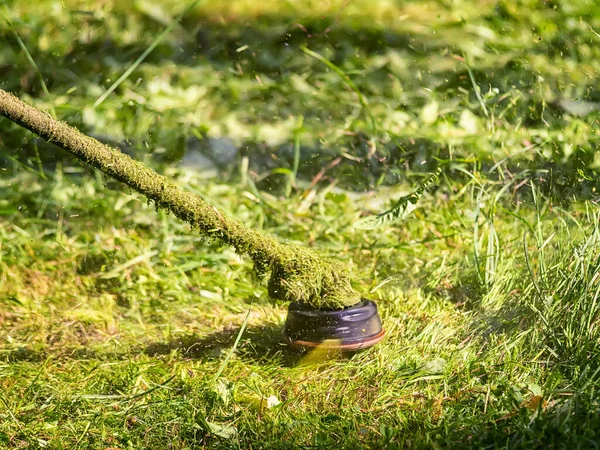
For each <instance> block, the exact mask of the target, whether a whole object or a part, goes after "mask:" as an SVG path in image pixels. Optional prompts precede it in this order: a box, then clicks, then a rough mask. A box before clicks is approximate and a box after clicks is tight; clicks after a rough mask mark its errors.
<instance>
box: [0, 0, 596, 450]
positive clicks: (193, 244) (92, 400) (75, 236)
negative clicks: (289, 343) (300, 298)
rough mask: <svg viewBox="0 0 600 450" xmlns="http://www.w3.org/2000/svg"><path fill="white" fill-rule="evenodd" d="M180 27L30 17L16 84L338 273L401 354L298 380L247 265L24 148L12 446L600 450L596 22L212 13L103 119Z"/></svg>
mask: <svg viewBox="0 0 600 450" xmlns="http://www.w3.org/2000/svg"><path fill="white" fill-rule="evenodd" d="M185 7H186V2H183V1H174V0H173V1H168V2H164V1H162V2H150V1H140V2H112V1H108V2H102V3H100V2H92V1H75V0H69V1H64V2H62V3H61V2H55V1H50V0H44V1H43V2H41V3H40V2H28V3H26V2H19V1H15V0H13V1H7V2H5V4H4V5H3V6H0V11H2V12H1V13H0V14H2V15H4V14H6V17H7V18H8V19H9V20H10V23H11V24H12V26H13V27H14V31H13V29H11V27H10V26H9V25H8V24H7V23H5V22H2V23H0V75H1V79H2V82H1V83H2V84H1V86H2V88H3V89H7V90H11V91H13V92H15V93H17V94H18V95H20V96H21V97H22V98H24V99H27V100H28V101H30V102H32V103H34V104H36V105H37V106H40V107H42V108H45V109H48V110H49V109H50V106H51V105H52V106H53V107H54V109H55V111H56V115H57V116H58V117H59V118H61V119H62V120H67V121H68V122H69V123H71V124H73V125H76V126H78V127H80V128H81V129H82V130H83V131H85V132H88V133H92V134H95V135H100V136H102V137H103V139H104V140H107V141H113V142H117V143H120V145H121V147H122V148H123V149H124V150H126V151H127V152H129V153H131V154H133V155H135V156H136V157H137V158H139V159H141V160H144V161H145V162H147V163H149V164H151V165H153V166H154V167H156V168H157V169H158V170H160V171H161V172H163V173H165V174H167V175H168V176H171V177H173V179H175V180H176V181H177V182H178V183H179V184H180V185H182V186H184V187H185V188H187V189H189V190H191V191H193V192H196V193H198V194H200V195H202V196H203V198H205V199H206V200H208V201H209V202H211V203H212V204H214V205H215V206H218V207H220V208H223V209H224V210H226V211H228V212H229V213H231V214H232V215H233V216H234V217H236V218H238V219H239V220H241V221H243V222H244V223H245V224H247V225H249V226H252V227H255V228H257V229H260V230H262V231H264V232H265V233H268V234H270V235H274V236H277V237H278V238H280V239H282V240H289V241H293V242H298V243H302V244H304V245H308V246H311V247H313V248H315V249H317V250H318V251H319V252H320V253H321V254H323V255H325V256H328V257H331V258H336V259H338V260H340V261H343V262H344V263H345V264H346V265H347V267H348V271H349V272H350V274H351V275H352V278H353V280H354V282H355V287H356V288H357V289H358V290H359V291H360V292H362V293H363V294H364V295H365V296H366V297H368V298H372V299H374V300H376V301H377V303H378V306H379V308H380V312H381V315H382V318H383V321H384V325H385V328H386V331H387V338H386V340H385V341H384V342H382V343H381V344H379V345H378V346H376V347H374V348H372V349H370V350H367V351H365V352H362V353H358V354H355V355H339V354H326V353H323V352H321V351H316V352H313V353H311V354H299V353H295V352H292V351H291V350H290V349H288V348H287V347H286V346H284V345H283V344H282V343H281V339H280V338H281V331H282V326H283V323H284V320H285V315H286V306H287V305H285V304H281V303H273V302H272V301H271V300H269V299H268V298H267V294H266V287H265V282H264V280H260V279H257V277H256V276H255V275H254V274H253V273H252V270H251V263H250V261H248V260H247V259H245V258H240V257H238V256H236V255H235V254H233V253H232V251H231V249H228V248H222V247H221V246H219V245H218V244H217V243H214V242H210V241H207V240H204V239H202V238H200V237H199V236H198V235H197V234H196V233H194V232H193V231H191V230H190V229H189V227H188V226H187V225H185V224H183V223H180V222H178V221H177V220H176V219H174V218H173V217H171V216H168V215H166V214H165V213H164V212H162V211H158V212H156V211H155V210H154V208H153V207H151V206H149V205H147V203H146V201H145V199H143V198H141V197H139V196H137V195H134V194H132V193H131V192H129V191H128V190H127V189H126V188H124V187H123V186H121V185H120V184H118V183H117V182H114V181H111V180H107V179H104V178H103V177H102V176H101V175H100V174H98V173H95V172H93V171H91V170H89V169H87V168H83V167H82V166H81V165H80V164H78V163H76V162H75V161H72V160H71V159H70V158H69V157H67V155H66V154H65V153H63V152H61V151H60V150H58V149H55V148H53V147H52V146H49V145H47V144H44V143H42V142H39V141H38V140H36V139H35V138H34V137H33V136H31V135H30V134H28V133H26V132H25V131H23V130H21V129H19V128H18V127H16V126H13V125H11V124H9V123H8V122H7V121H0V130H1V132H0V161H1V162H0V391H1V397H0V399H1V401H0V448H5V447H6V448H42V447H43V448H52V449H61V448H63V449H66V448H98V449H107V448H119V449H126V448H136V449H137V448H147V449H158V448H173V449H184V448H203V447H207V448H297V447H300V448H307V447H316V448H358V447H371V448H412V447H424V448H439V447H458V448H460V447H465V448H473V447H475V448H496V447H505V448H519V447H524V448H531V447H544V448H546V447H554V448H565V447H573V448H596V447H598V445H599V443H600V433H599V432H598V431H597V430H600V402H599V400H598V394H597V390H598V389H599V388H600V352H599V346H598V342H599V339H600V326H599V324H600V321H599V320H600V306H599V300H598V297H599V295H600V287H599V286H600V284H599V283H600V267H599V263H598V261H599V257H600V224H599V220H600V215H599V211H598V207H597V189H598V188H600V186H599V183H598V181H597V180H598V173H597V166H598V161H599V159H598V157H597V151H596V147H597V145H598V136H599V135H598V126H597V119H598V113H597V112H591V113H589V114H576V113H575V112H576V111H574V110H573V109H569V107H568V105H567V106H565V105H566V104H565V103H562V102H561V101H563V100H575V101H576V102H578V103H576V106H578V107H579V108H580V109H581V108H584V109H585V108H587V107H588V106H589V105H588V104H586V103H584V102H597V101H598V100H599V97H600V93H599V91H598V88H597V79H598V73H599V70H600V63H599V61H600V58H599V57H600V54H599V50H598V49H599V48H600V47H599V46H598V41H599V40H600V38H599V37H598V34H597V32H598V31H599V30H600V17H599V16H598V14H597V12H596V9H597V8H596V7H595V4H594V3H593V2H585V1H583V0H579V1H575V2H566V1H564V2H561V1H557V2H552V3H541V2H534V1H523V2H512V1H503V2H496V3H494V2H484V1H481V2H463V1H458V2H444V1H441V0H439V1H430V2H412V3H410V2H408V3H404V4H402V5H400V6H398V5H396V4H395V3H394V2H387V1H380V2H367V1H358V0H357V1H354V2H343V1H336V2H309V3H308V4H307V2H301V3H300V2H295V1H289V2H267V3H266V4H265V6H260V4H259V2H246V1H242V2H235V3H234V5H233V6H232V5H231V2H211V3H210V4H208V3H207V4H206V5H203V4H201V5H200V6H199V7H198V8H195V9H194V10H192V11H191V12H190V13H189V14H187V15H186V16H185V17H184V18H183V20H182V21H181V24H180V25H174V26H173V31H172V32H171V33H170V34H169V35H168V36H166V38H165V39H164V40H163V41H162V42H161V43H159V45H157V47H156V48H155V50H154V51H153V52H151V53H150V54H149V55H148V57H147V58H146V59H145V60H144V62H143V63H142V64H140V65H139V66H138V67H137V68H135V70H133V72H132V73H131V75H130V76H129V77H127V78H126V79H125V80H124V81H123V82H122V83H121V84H120V85H119V86H118V87H117V88H116V90H115V92H114V93H112V94H111V95H110V96H108V97H107V98H106V99H105V100H104V101H103V102H102V103H101V104H99V105H98V106H97V107H96V108H94V107H93V105H94V103H95V102H96V101H97V99H98V98H100V97H101V96H102V94H103V92H105V90H106V89H108V88H109V87H110V86H111V85H112V84H113V83H114V82H115V80H117V79H118V78H119V76H121V75H122V74H123V73H124V72H125V71H126V70H127V69H128V68H130V67H132V64H133V63H134V62H135V61H136V59H137V58H138V57H139V56H140V55H141V54H142V53H143V52H144V51H145V50H146V49H147V48H149V46H150V45H151V44H152V42H153V40H154V39H155V38H156V36H158V35H159V33H160V32H161V31H162V30H163V29H164V28H165V27H166V26H169V25H170V24H171V23H172V21H173V20H174V19H175V17H177V15H178V14H179V13H180V12H181V11H182V10H183V9H184V8H185ZM2 8H4V9H2ZM42 11H44V13H43V14H42ZM15 32H16V33H17V34H18V36H19V37H20V40H21V43H22V45H21V43H20V42H19V41H18V40H16V37H15V36H16V35H15ZM23 46H24V47H25V48H26V49H27V52H24V51H23ZM304 47H306V48H307V49H308V50H309V52H306V51H303V50H302V49H303V48H304ZM310 52H315V54H316V55H318V56H320V58H319V57H314V54H311V53H310ZM28 55H29V56H28ZM311 55H313V56H311ZM31 61H34V62H35V65H32V64H31ZM36 66H37V69H36V68H35V67H36ZM40 74H41V76H42V77H43V79H44V82H45V85H46V86H47V90H48V94H45V93H44V90H43V87H42V85H41V84H40V82H39V77H40ZM348 81H350V83H348ZM357 93H360V95H358V94H357ZM586 105H587V106H586ZM206 138H226V139H228V140H230V141H231V142H232V143H233V144H235V145H236V146H237V147H238V148H240V149H241V150H240V152H239V154H237V155H236V157H235V158H234V161H233V162H230V163H228V164H226V165H225V166H223V165H222V166H219V167H218V168H217V170H218V176H216V177H208V176H207V175H206V173H198V172H195V171H193V170H189V169H185V168H182V167H179V166H178V161H179V160H180V159H181V158H182V156H183V155H184V154H186V153H188V154H189V153H191V152H193V151H194V149H197V148H204V147H202V146H204V145H206V140H205V139H206ZM205 150H206V149H205ZM208 156H209V157H210V156H211V155H210V153H208ZM436 159H437V160H441V161H443V162H444V163H445V164H446V163H447V164H446V165H445V166H444V167H445V170H444V172H443V174H442V176H441V177H440V185H439V187H438V188H437V189H432V190H430V191H429V192H428V193H426V194H425V195H424V197H423V198H422V199H421V201H420V208H419V209H418V210H417V211H415V212H414V213H413V215H412V216H411V218H409V219H407V220H406V221H404V222H401V223H399V224H394V225H392V226H388V227H386V228H383V229H381V230H374V231H363V230H357V229H355V228H353V226H352V224H353V223H355V222H356V221H357V220H358V219H359V218H361V217H364V216H366V215H367V214H372V213H377V212H381V211H384V210H386V209H388V208H389V206H391V205H392V204H393V203H394V200H396V199H398V198H399V197H400V196H401V195H403V194H405V193H406V192H408V191H409V190H410V189H414V188H415V187H416V186H417V185H418V184H419V183H420V182H422V181H423V180H424V179H425V178H426V176H427V175H428V173H429V172H431V171H433V169H434V168H435V167H436V166H437V165H438V164H439V162H438V161H436ZM248 311H250V312H249V313H248ZM238 338H239V340H238Z"/></svg>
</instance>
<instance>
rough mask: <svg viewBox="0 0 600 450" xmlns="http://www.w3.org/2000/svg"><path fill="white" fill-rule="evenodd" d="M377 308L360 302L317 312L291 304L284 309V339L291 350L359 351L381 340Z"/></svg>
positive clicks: (367, 301) (381, 330) (297, 304)
mask: <svg viewBox="0 0 600 450" xmlns="http://www.w3.org/2000/svg"><path fill="white" fill-rule="evenodd" d="M384 335H385V331H384V330H383V328H382V327H381V319H380V318H379V314H378V313H377V305H376V304H375V303H373V302H372V301H370V300H364V299H363V300H362V301H360V302H359V303H357V304H356V305H353V306H350V307H348V308H345V309H338V310H318V309H313V308H311V307H309V306H307V305H304V304H302V303H296V302H293V303H291V304H290V306H289V309H288V316H287V320H286V322H285V330H284V340H285V342H286V343H288V344H290V345H291V346H293V347H298V348H313V347H328V348H332V349H339V350H359V349H364V348H369V347H372V346H373V345H375V344H377V343H378V342H379V341H381V340H382V339H383V337H384Z"/></svg>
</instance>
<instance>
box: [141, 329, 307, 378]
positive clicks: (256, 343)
mask: <svg viewBox="0 0 600 450" xmlns="http://www.w3.org/2000/svg"><path fill="white" fill-rule="evenodd" d="M239 332H240V327H232V328H228V329H225V330H221V331H216V332H214V333H210V334H208V335H205V336H200V335H197V334H187V335H184V336H181V337H177V338H176V339H174V340H172V341H168V342H153V343H150V344H148V345H147V346H146V348H145V349H144V353H145V354H146V355H148V356H158V355H168V354H171V353H172V352H177V353H178V354H179V355H180V356H181V357H183V358H190V359H210V358H221V357H223V356H224V355H226V354H227V353H228V352H229V351H230V349H231V348H232V347H233V345H234V344H235V340H236V338H237V336H238V334H239ZM282 336H283V326H282V325H280V324H276V323H267V324H264V325H260V326H248V327H247V328H246V330H245V331H244V334H243V335H242V338H241V340H240V342H239V344H238V346H237V348H236V355H237V357H238V358H241V359H243V360H245V361H248V362H252V363H261V362H267V361H268V362H269V364H276V365H281V366H285V367H292V366H295V365H296V364H297V363H298V361H299V360H300V359H301V358H302V356H303V355H304V353H303V352H302V351H298V350H294V349H292V348H291V347H289V346H288V345H286V344H285V343H284V342H283V340H282Z"/></svg>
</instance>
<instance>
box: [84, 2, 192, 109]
mask: <svg viewBox="0 0 600 450" xmlns="http://www.w3.org/2000/svg"><path fill="white" fill-rule="evenodd" d="M201 1H202V0H195V1H193V2H192V3H190V5H189V6H188V7H187V8H185V9H184V10H183V12H182V13H181V14H179V15H178V16H177V17H176V18H175V20H173V21H172V22H171V23H170V24H169V26H168V27H166V28H165V29H164V30H163V31H162V33H160V34H159V35H158V36H157V37H156V39H154V41H152V44H150V46H149V47H148V48H147V49H146V50H145V51H144V53H142V54H141V55H140V56H139V58H138V59H136V60H135V61H134V63H133V64H132V65H131V66H129V67H128V68H127V70H126V71H125V72H123V75H121V76H120V77H119V78H118V80H117V81H115V82H114V83H113V84H112V85H111V86H110V87H109V88H108V89H107V90H106V91H104V93H103V94H102V95H101V96H100V97H98V100H96V102H95V103H94V106H93V107H94V108H97V107H98V106H100V105H101V104H102V102H104V100H106V99H107V98H108V96H109V95H110V94H112V93H113V92H114V90H115V89H117V88H118V87H119V85H120V84H121V83H122V82H123V81H125V80H126V79H127V78H128V77H129V75H131V73H132V72H133V71H134V70H135V69H137V67H138V66H139V65H140V64H141V63H142V62H144V60H145V59H146V58H147V57H148V55H149V54H150V53H152V51H153V50H154V49H155V48H156V47H157V46H158V44H160V43H161V42H162V40H163V39H164V38H165V37H166V36H167V35H168V34H169V33H171V31H173V28H175V26H176V25H177V24H179V22H181V19H183V17H184V16H185V15H186V14H187V13H188V12H190V11H191V10H192V9H194V8H195V7H196V6H197V5H198V4H199V3H200V2H201Z"/></svg>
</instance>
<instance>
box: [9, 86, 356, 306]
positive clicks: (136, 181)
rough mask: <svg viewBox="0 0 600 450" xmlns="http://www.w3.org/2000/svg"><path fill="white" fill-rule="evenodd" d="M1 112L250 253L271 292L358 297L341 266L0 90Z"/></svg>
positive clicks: (312, 300)
mask: <svg viewBox="0 0 600 450" xmlns="http://www.w3.org/2000/svg"><path fill="white" fill-rule="evenodd" d="M0 114H2V115H3V116H5V117H7V118H8V119H10V120H12V121H13V122H15V123H17V124H18V125H20V126H22V127H24V128H26V129H28V130H30V131H32V132H34V133H36V134H37V135H39V136H41V137H42V138H44V139H46V140H47V141H48V142H51V143H53V144H55V145H57V146H59V147H61V148H63V149H65V150H67V151H68V152H69V153H71V154H73V155H74V156H76V157H77V158H79V159H81V160H82V161H84V162H86V163H87V164H89V165H91V166H93V167H95V168H96V169H98V170H100V171H102V172H104V173H105V174H107V175H109V176H111V177H113V178H115V179H117V180H119V181H121V182H123V183H125V184H127V185H128V186H130V187H131V188H133V189H135V190H136V191H138V192H139V193H141V194H143V195H145V196H146V197H147V198H148V199H149V200H152V201H154V202H155V203H156V205H157V206H158V207H160V208H164V209H166V210H168V211H170V212H172V213H173V214H175V216H177V217H178V218H179V219H181V220H184V221H186V222H188V223H189V224H190V225H191V226H192V227H193V228H197V229H198V230H199V231H200V232H201V233H203V234H205V235H206V236H209V237H211V238H216V239H218V240H220V241H221V242H223V243H225V244H228V245H231V246H233V247H234V248H235V249H236V251H237V252H238V253H240V254H247V255H249V256H250V258H252V260H253V261H254V265H255V268H256V269H257V270H258V271H259V272H267V271H270V278H269V295H270V296H271V297H273V298H275V299H281V300H286V301H298V302H303V303H308V304H310V305H312V306H313V307H315V308H321V309H339V308H343V307H345V306H350V305H353V304H356V303H357V302H358V301H359V300H360V294H359V293H358V292H356V291H355V290H354V289H353V288H352V286H351V284H350V279H349V277H348V275H347V274H346V273H345V272H344V269H343V267H341V266H340V265H338V264H336V263H334V262H332V261H327V260H324V259H322V258H320V257H319V256H318V255H317V254H316V253H314V252H313V251H311V250H309V249H307V248H304V247H300V246H296V245H286V244H282V243H280V242H278V241H276V240H274V239H272V238H270V237H267V236H263V235H261V234H260V233H258V232H256V231H255V230H252V229H250V228H248V227H246V226H244V225H242V224H241V223H239V222H237V221H235V220H233V219H232V218H230V217H228V216H227V215H226V214H225V213H223V212H221V211H219V210H218V209H217V208H215V207H214V206H212V205H210V204H208V203H206V202H205V201H204V200H202V199H201V198H200V197H198V196H197V195H194V194H191V193H189V192H186V191H184V190H183V189H181V188H180V187H178V186H177V185H175V184H174V183H172V182H171V181H169V180H168V179H167V178H165V177H164V176H162V175H159V174H158V173H156V172H155V171H153V170H152V169H150V168H149V167H147V166H146V165H144V164H142V163H141V162H139V161H136V160H134V159H132V158H130V157H129V156H128V155H125V154H123V153H121V152H120V151H119V150H117V149H115V148H111V147H109V146H107V145H105V144H102V143H101V142H99V141H97V140H95V139H93V138H90V137H89V136H86V135H84V134H83V133H81V132H80V131H78V130H77V129H75V128H73V127H71V126H69V125H67V124H66V123H64V122H59V121H57V120H55V119H53V118H52V117H50V115H49V114H47V113H45V112H43V111H40V110H38V109H36V108H34V107H32V106H29V105H27V104H26V103H24V102H22V101H21V100H19V99H18V98H16V97H15V96H13V95H12V94H9V93H7V92H5V91H3V90H1V89H0Z"/></svg>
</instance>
